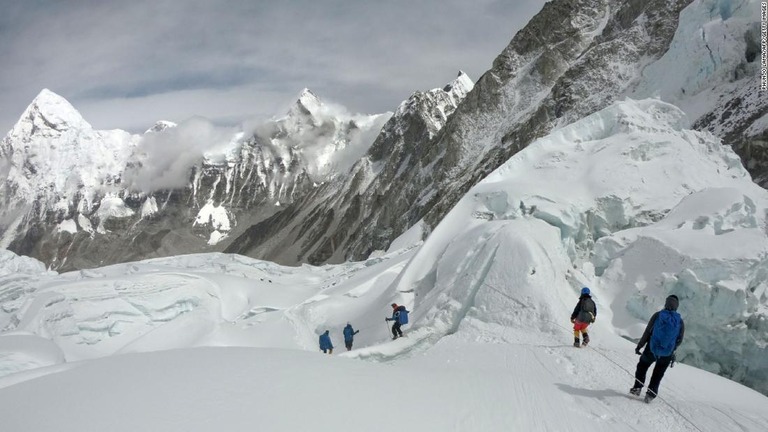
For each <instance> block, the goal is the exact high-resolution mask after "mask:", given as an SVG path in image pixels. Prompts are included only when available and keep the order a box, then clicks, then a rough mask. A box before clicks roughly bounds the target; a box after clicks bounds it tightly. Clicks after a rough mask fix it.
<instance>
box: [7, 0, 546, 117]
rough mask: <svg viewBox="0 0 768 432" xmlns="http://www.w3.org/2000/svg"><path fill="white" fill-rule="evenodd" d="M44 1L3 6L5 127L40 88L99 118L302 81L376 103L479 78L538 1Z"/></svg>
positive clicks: (278, 97) (226, 103) (260, 102)
mask: <svg viewBox="0 0 768 432" xmlns="http://www.w3.org/2000/svg"><path fill="white" fill-rule="evenodd" d="M50 3H51V2H47V4H46V5H40V4H39V3H37V2H16V3H15V4H12V5H10V6H8V8H7V9H4V14H1V16H0V55H2V57H3V59H4V66H3V68H2V70H0V74H2V76H1V77H0V78H1V79H0V92H2V94H3V95H4V97H3V100H2V101H1V102H0V129H2V128H5V130H8V129H10V128H11V126H12V125H13V123H14V122H15V121H16V120H17V119H18V116H19V114H20V113H21V112H22V111H23V109H24V107H26V105H27V104H28V103H29V102H30V101H31V100H32V98H33V97H34V95H36V94H37V93H38V92H39V91H40V89H41V88H43V87H47V88H51V89H52V90H53V91H56V92H57V93H59V94H61V95H62V96H64V97H65V98H67V99H69V100H70V101H71V102H72V103H73V104H74V105H75V107H77V108H78V109H80V110H81V111H82V112H83V114H84V116H85V118H86V119H87V120H88V121H89V122H90V123H92V124H93V125H94V127H96V128H99V129H106V128H116V127H119V128H124V129H131V130H132V131H139V130H144V129H145V128H146V127H148V125H151V124H152V123H154V121H155V120H158V119H170V120H174V121H177V122H178V121H181V120H183V119H185V118H187V117H190V116H192V115H203V116H206V117H209V118H211V119H224V120H229V122H230V123H233V122H234V121H236V120H237V119H244V118H247V117H251V116H254V115H257V116H268V114H274V113H276V112H279V111H278V110H277V109H276V104H279V103H280V102H281V101H289V100H290V99H291V98H292V97H293V96H294V95H295V94H296V92H298V91H299V90H300V89H301V88H303V87H309V88H311V89H312V90H313V91H315V92H317V93H319V94H323V95H327V96H328V97H330V98H333V99H334V100H337V101H339V102H341V103H342V104H344V105H345V106H348V107H350V109H351V110H353V111H355V112H366V113H376V112H385V111H389V110H393V109H394V108H395V107H396V106H397V104H398V103H399V102H400V101H402V100H404V99H405V98H407V97H408V95H409V94H410V93H411V92H413V91H415V90H423V89H428V88H433V87H436V86H438V85H440V84H441V83H443V82H447V81H448V80H449V79H450V78H451V77H453V76H454V75H455V74H456V72H457V71H458V70H459V69H462V70H465V71H467V72H468V73H469V74H470V76H473V77H479V76H480V75H481V74H482V73H483V72H484V71H485V70H487V69H488V68H489V67H490V65H491V63H492V61H493V59H494V57H495V56H496V55H498V53H500V52H501V50H502V49H503V48H504V47H505V46H506V44H507V43H508V42H509V40H511V38H512V37H513V36H514V33H515V32H516V31H517V30H518V29H519V28H521V27H522V26H523V25H524V24H525V22H527V21H528V19H529V18H530V17H531V16H532V15H533V14H534V13H535V12H536V11H538V10H539V9H540V8H541V6H542V5H543V3H544V1H543V0H526V1H520V2H515V5H514V6H509V5H508V4H507V5H506V6H505V4H506V3H505V2H502V1H491V0H479V1H477V2H466V1H464V0H440V1H437V0H435V1H423V2H410V1H404V0H395V1H391V2H369V1H356V2H344V1H327V2H315V1H293V2H252V1H240V2H238V1H231V2H228V3H227V7H225V8H224V7H220V6H219V5H217V4H215V3H212V2H207V1H202V0H189V1H185V2H184V3H179V2H176V1H170V0H136V1H131V2H95V3H89V4H83V3H80V4H73V3H70V2H67V3H63V2H61V3H59V2H55V3H54V4H50Z"/></svg>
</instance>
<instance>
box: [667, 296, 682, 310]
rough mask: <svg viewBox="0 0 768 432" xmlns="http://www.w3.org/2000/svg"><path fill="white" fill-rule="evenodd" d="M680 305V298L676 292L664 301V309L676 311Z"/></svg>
mask: <svg viewBox="0 0 768 432" xmlns="http://www.w3.org/2000/svg"><path fill="white" fill-rule="evenodd" d="M678 306H680V299H678V298H677V296H676V295H674V294H672V295H670V296H669V297H667V300H666V301H665V302H664V309H669V310H673V311H676V310H677V307H678Z"/></svg>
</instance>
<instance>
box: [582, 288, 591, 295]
mask: <svg viewBox="0 0 768 432" xmlns="http://www.w3.org/2000/svg"><path fill="white" fill-rule="evenodd" d="M581 295H589V288H587V287H584V288H582V289H581Z"/></svg>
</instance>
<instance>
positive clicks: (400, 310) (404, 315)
mask: <svg viewBox="0 0 768 432" xmlns="http://www.w3.org/2000/svg"><path fill="white" fill-rule="evenodd" d="M384 319H385V320H386V321H394V322H395V323H394V324H392V339H397V338H398V337H400V336H402V335H403V331H402V330H400V326H402V325H403V324H408V310H406V309H405V306H398V305H397V303H392V318H384Z"/></svg>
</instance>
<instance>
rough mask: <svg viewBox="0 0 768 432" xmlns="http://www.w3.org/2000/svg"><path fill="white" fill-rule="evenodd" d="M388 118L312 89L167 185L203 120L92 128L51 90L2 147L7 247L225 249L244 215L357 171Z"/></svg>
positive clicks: (148, 253)
mask: <svg viewBox="0 0 768 432" xmlns="http://www.w3.org/2000/svg"><path fill="white" fill-rule="evenodd" d="M388 117H389V115H388V114H384V115H376V116H364V115H358V116H353V115H349V114H347V113H344V112H342V111H341V110H339V109H335V108H334V109H331V108H329V107H326V106H325V105H324V104H323V103H322V102H321V101H320V100H319V99H317V97H316V96H315V95H313V94H312V93H311V92H310V91H308V90H305V91H303V92H302V94H301V95H300V96H299V98H298V100H297V101H296V103H295V104H294V105H293V107H291V109H290V110H289V112H288V113H287V114H286V115H285V116H284V117H282V118H279V119H276V120H272V121H268V122H264V123H261V124H259V125H258V126H256V127H254V128H253V130H249V131H247V132H239V133H236V134H234V136H232V135H230V136H226V135H224V136H223V138H222V137H218V138H219V139H220V140H221V142H220V143H211V145H208V143H203V145H201V148H205V151H204V152H203V151H201V152H200V154H198V155H194V154H192V155H191V156H189V155H186V156H185V157H187V159H185V163H188V166H187V165H184V166H182V167H181V168H180V169H181V174H180V175H181V177H182V178H181V182H180V183H179V184H177V185H170V186H169V185H168V184H167V179H154V180H153V175H154V176H156V175H157V172H160V173H165V172H166V171H173V170H179V167H174V166H164V165H163V163H169V164H173V163H178V159H177V158H175V157H174V154H173V153H172V152H170V155H169V151H168V149H169V148H171V149H172V148H178V146H179V143H184V142H185V140H188V139H190V136H192V137H194V134H195V132H197V131H198V129H199V128H200V125H199V124H192V125H190V124H189V123H183V124H181V125H176V124H174V123H171V122H158V123H157V124H155V125H154V126H153V127H152V128H150V129H149V130H148V131H147V132H146V133H145V134H144V135H143V136H138V135H130V134H128V133H126V132H123V131H95V130H93V128H92V127H91V126H90V125H89V124H88V123H87V122H86V121H85V120H83V119H82V117H81V116H80V114H79V113H78V112H77V111H76V110H75V109H74V108H73V107H72V106H71V105H70V104H69V103H68V102H67V101H66V100H64V99H63V98H61V97H60V96H58V95H56V94H54V93H53V92H50V91H48V90H44V91H43V92H41V93H40V95H39V96H38V97H37V98H36V99H35V100H34V101H33V103H32V104H31V105H30V106H29V108H28V109H27V110H26V111H25V112H24V114H23V115H22V117H21V119H20V120H19V122H18V123H17V125H16V126H15V127H14V128H13V129H12V130H11V132H10V133H9V134H8V135H7V136H6V137H5V139H3V141H2V143H0V161H2V164H1V165H0V167H1V168H3V170H2V171H3V174H4V175H6V180H5V182H4V183H3V184H2V185H0V199H2V202H3V204H4V206H3V209H2V211H0V228H1V229H2V231H0V234H1V236H2V241H3V246H4V247H7V248H9V249H11V250H13V251H15V252H17V253H21V254H25V255H30V256H34V257H36V258H38V259H40V260H42V261H43V262H45V263H46V264H48V265H50V266H51V267H52V268H55V269H59V270H69V269H78V268H87V267H93V266H98V265H106V264H111V263H115V262H122V261H128V260H136V259H142V258H147V257H156V256H164V255H169V254H178V253H185V252H195V251H205V250H217V249H218V250H220V249H221V248H222V247H223V244H224V243H226V242H224V243H223V244H222V245H218V246H217V243H220V242H222V241H223V240H225V239H226V238H227V236H228V235H229V233H231V232H237V229H238V223H239V222H240V221H242V222H243V224H244V227H247V226H249V225H251V224H252V223H256V222H258V221H259V220H261V219H263V218H265V217H268V216H269V215H271V214H272V213H274V212H275V211H276V210H278V209H280V206H281V205H285V204H289V203H290V202H292V201H293V200H296V199H299V198H301V197H302V196H303V195H305V194H306V193H308V192H310V191H311V190H313V189H314V188H315V187H316V185H317V183H320V182H326V181H329V180H330V179H333V178H334V177H335V176H337V175H338V173H339V172H340V171H343V170H344V169H348V165H349V164H350V161H351V160H354V159H358V158H359V154H361V153H362V152H364V151H365V150H367V148H368V147H369V146H370V144H371V142H372V141H373V137H374V136H375V134H376V133H378V130H379V129H380V127H381V125H382V124H383V123H384V122H385V121H386V120H387V119H388ZM198 122H199V121H198ZM203 126H204V127H209V128H210V127H212V126H210V125H207V124H203ZM195 128H198V129H195ZM219 135H221V134H219ZM163 152H165V153H163ZM169 156H170V158H169ZM158 159H165V161H158ZM169 159H170V161H169ZM158 166H159V168H158ZM153 170H154V172H153ZM184 177H186V178H187V180H184ZM177 182H178V180H177ZM158 184H160V185H164V186H160V187H158V186H157V185H158Z"/></svg>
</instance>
